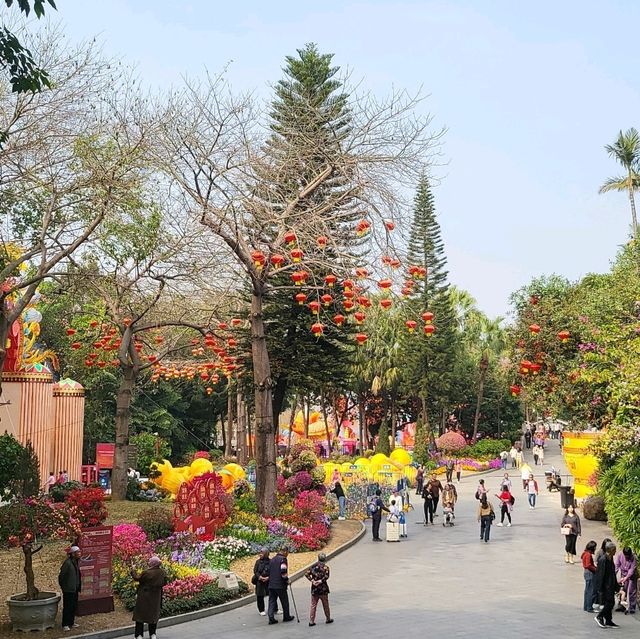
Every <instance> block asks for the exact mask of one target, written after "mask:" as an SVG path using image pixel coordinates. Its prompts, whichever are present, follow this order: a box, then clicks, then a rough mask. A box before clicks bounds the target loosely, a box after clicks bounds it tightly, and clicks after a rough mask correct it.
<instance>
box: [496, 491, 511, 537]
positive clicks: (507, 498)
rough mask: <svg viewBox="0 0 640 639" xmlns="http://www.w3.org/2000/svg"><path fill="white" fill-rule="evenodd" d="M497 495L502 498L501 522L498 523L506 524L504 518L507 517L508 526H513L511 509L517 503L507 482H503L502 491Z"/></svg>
mask: <svg viewBox="0 0 640 639" xmlns="http://www.w3.org/2000/svg"><path fill="white" fill-rule="evenodd" d="M496 497H497V498H498V499H499V500H500V523H499V524H496V525H497V526H504V518H505V517H506V518H507V521H508V522H509V523H508V524H507V528H511V509H512V508H513V504H514V503H515V498H514V496H513V495H512V494H511V492H510V490H509V487H508V486H507V485H506V484H503V486H502V491H501V492H500V494H499V495H496Z"/></svg>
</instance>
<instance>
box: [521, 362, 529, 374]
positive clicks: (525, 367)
mask: <svg viewBox="0 0 640 639" xmlns="http://www.w3.org/2000/svg"><path fill="white" fill-rule="evenodd" d="M531 366H532V364H531V362H530V361H529V360H528V359H523V360H522V361H521V362H520V371H521V372H522V373H523V375H526V374H527V373H528V372H529V371H530V370H531Z"/></svg>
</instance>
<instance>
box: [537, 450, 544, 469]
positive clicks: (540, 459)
mask: <svg viewBox="0 0 640 639" xmlns="http://www.w3.org/2000/svg"><path fill="white" fill-rule="evenodd" d="M538 461H539V462H540V466H543V465H544V446H540V447H539V448H538Z"/></svg>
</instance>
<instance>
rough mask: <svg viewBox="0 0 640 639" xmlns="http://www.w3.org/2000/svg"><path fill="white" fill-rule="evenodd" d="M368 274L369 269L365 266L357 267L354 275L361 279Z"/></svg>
mask: <svg viewBox="0 0 640 639" xmlns="http://www.w3.org/2000/svg"><path fill="white" fill-rule="evenodd" d="M368 275H369V271H367V269H366V268H362V267H359V268H357V269H356V277H357V278H358V279H359V280H363V279H364V278H365V277H367V276H368Z"/></svg>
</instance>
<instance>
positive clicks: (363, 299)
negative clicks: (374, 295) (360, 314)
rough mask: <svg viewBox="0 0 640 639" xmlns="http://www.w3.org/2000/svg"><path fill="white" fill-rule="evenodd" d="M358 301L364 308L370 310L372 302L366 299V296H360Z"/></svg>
mask: <svg viewBox="0 0 640 639" xmlns="http://www.w3.org/2000/svg"><path fill="white" fill-rule="evenodd" d="M357 301H358V304H359V305H360V306H361V307H362V308H369V307H370V306H371V300H370V299H369V298H368V297H365V296H364V295H360V297H358V300H357Z"/></svg>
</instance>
